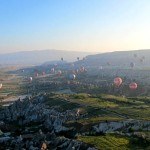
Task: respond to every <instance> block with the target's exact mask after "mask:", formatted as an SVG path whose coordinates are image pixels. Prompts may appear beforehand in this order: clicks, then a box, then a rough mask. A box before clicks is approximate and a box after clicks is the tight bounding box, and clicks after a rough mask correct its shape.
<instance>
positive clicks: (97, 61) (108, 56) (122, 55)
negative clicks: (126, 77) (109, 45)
mask: <svg viewBox="0 0 150 150" xmlns="http://www.w3.org/2000/svg"><path fill="white" fill-rule="evenodd" d="M131 62H133V63H135V64H136V65H138V66H142V65H143V66H148V67H150V50H134V51H115V52H108V53H101V54H96V55H89V56H87V57H86V60H85V61H84V64H85V65H87V66H107V65H108V64H110V66H129V65H130V63H131ZM81 63H83V62H81Z"/></svg>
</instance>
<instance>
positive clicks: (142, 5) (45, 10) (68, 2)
mask: <svg viewBox="0 0 150 150" xmlns="http://www.w3.org/2000/svg"><path fill="white" fill-rule="evenodd" d="M149 48H150V0H0V53H4V52H14V51H22V50H36V49H64V50H77V51H92V52H105V51H114V50H131V49H149Z"/></svg>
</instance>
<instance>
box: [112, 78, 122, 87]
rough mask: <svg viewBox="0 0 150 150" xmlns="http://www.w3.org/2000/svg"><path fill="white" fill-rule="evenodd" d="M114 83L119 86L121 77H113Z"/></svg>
mask: <svg viewBox="0 0 150 150" xmlns="http://www.w3.org/2000/svg"><path fill="white" fill-rule="evenodd" d="M114 84H115V85H116V86H120V85H121V84H122V79H121V78H120V77H116V78H115V79H114Z"/></svg>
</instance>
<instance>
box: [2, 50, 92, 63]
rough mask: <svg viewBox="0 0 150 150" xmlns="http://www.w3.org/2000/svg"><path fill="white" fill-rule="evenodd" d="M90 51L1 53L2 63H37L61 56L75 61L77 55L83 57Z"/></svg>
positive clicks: (58, 58) (66, 59)
mask: <svg viewBox="0 0 150 150" xmlns="http://www.w3.org/2000/svg"><path fill="white" fill-rule="evenodd" d="M89 54H90V53H87V52H79V51H65V50H38V51H37V50H35V51H23V52H15V53H8V54H0V64H11V65H12V64H14V65H16V64H24V65H36V64H41V63H44V62H47V61H58V60H60V58H61V57H63V58H64V60H65V61H69V62H70V61H75V60H76V58H77V57H80V58H83V57H85V56H87V55H89Z"/></svg>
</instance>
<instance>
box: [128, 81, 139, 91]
mask: <svg viewBox="0 0 150 150" xmlns="http://www.w3.org/2000/svg"><path fill="white" fill-rule="evenodd" d="M137 87H138V85H137V83H135V82H132V83H130V84H129V88H130V89H131V90H136V89H137Z"/></svg>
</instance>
